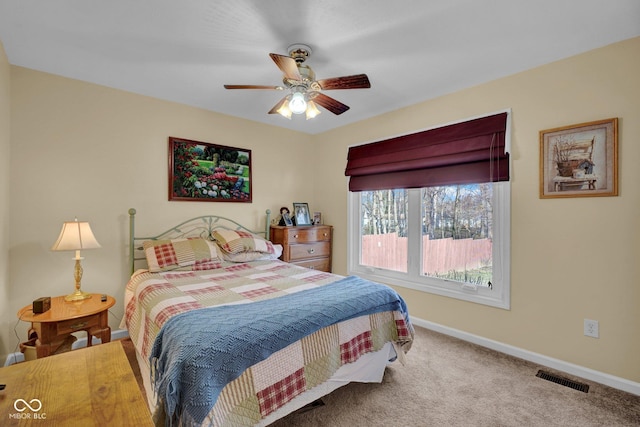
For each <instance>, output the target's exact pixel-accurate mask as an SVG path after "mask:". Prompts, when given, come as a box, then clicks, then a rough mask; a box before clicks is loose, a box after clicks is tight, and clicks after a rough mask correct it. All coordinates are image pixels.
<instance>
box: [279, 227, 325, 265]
mask: <svg viewBox="0 0 640 427" xmlns="http://www.w3.org/2000/svg"><path fill="white" fill-rule="evenodd" d="M332 234H333V227H332V226H330V225H310V226H297V227H286V226H280V225H272V226H271V232H270V234H269V238H270V240H271V242H273V243H279V244H281V245H282V257H281V259H282V261H285V262H290V263H292V264H296V265H299V266H302V267H306V268H311V269H314V270H320V271H326V272H331V238H332V237H333V236H332Z"/></svg>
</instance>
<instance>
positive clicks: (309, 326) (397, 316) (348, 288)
mask: <svg viewBox="0 0 640 427" xmlns="http://www.w3.org/2000/svg"><path fill="white" fill-rule="evenodd" d="M269 214H270V212H269V211H267V215H266V222H265V230H264V231H252V230H251V229H249V228H247V227H244V226H242V225H240V224H239V223H237V222H235V221H233V220H230V219H227V218H222V217H218V216H212V215H207V216H201V217H197V218H193V219H190V220H187V221H185V222H182V223H180V224H179V225H177V226H174V227H171V228H170V229H168V230H167V231H165V232H162V233H160V234H157V235H153V236H138V235H137V234H136V227H135V215H136V211H135V209H130V210H129V219H130V233H129V234H130V236H129V248H130V249H129V252H130V257H129V258H130V270H131V278H130V279H129V281H128V283H127V285H126V288H125V295H124V306H125V315H124V317H123V321H122V325H121V326H122V327H126V328H127V330H128V331H129V336H130V338H131V340H132V342H133V345H134V347H135V349H136V356H137V360H138V364H139V365H140V370H141V372H142V378H143V381H144V386H145V391H146V394H147V401H148V404H149V407H150V409H151V412H152V414H153V417H154V422H155V423H156V425H162V424H165V425H189V426H190V425H212V426H245V425H246V426H254V425H268V424H270V423H272V422H274V421H275V420H277V419H279V418H282V417H284V416H286V415H287V414H289V413H291V412H293V411H296V410H298V409H300V408H303V407H305V406H307V405H310V404H312V403H314V402H317V401H318V399H319V398H321V397H322V396H324V395H326V394H328V393H330V392H332V391H333V390H335V389H337V388H339V387H341V386H343V385H345V384H348V383H349V382H354V381H359V382H381V381H382V377H383V374H384V370H385V367H386V366H387V365H388V364H389V363H393V362H395V361H399V362H401V363H403V362H404V358H405V353H406V352H407V351H408V350H409V349H410V347H411V343H412V340H413V327H412V325H411V322H410V320H409V316H408V312H407V309H406V305H405V303H404V301H403V300H402V298H401V297H400V296H399V295H398V294H397V293H396V292H395V291H393V290H392V289H391V288H389V287H388V286H384V285H381V284H377V283H372V282H368V281H365V280H363V279H361V278H359V277H356V276H348V277H344V276H340V275H336V274H332V273H326V272H320V271H316V270H311V269H307V268H303V267H299V266H296V265H293V264H289V263H285V262H282V261H280V260H279V259H278V257H279V255H280V254H281V252H282V248H281V247H279V246H278V245H274V244H272V243H271V242H270V241H269V224H270V220H269Z"/></svg>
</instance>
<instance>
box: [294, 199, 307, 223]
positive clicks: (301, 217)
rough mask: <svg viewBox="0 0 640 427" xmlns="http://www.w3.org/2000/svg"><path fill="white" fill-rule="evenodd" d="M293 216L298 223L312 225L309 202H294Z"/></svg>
mask: <svg viewBox="0 0 640 427" xmlns="http://www.w3.org/2000/svg"><path fill="white" fill-rule="evenodd" d="M293 217H294V218H295V220H296V225H312V224H311V216H310V215H309V204H308V203H294V204H293Z"/></svg>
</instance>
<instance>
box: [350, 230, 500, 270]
mask: <svg viewBox="0 0 640 427" xmlns="http://www.w3.org/2000/svg"><path fill="white" fill-rule="evenodd" d="M491 246H492V245H491V240H489V239H456V240H454V239H452V238H446V239H435V240H431V239H429V236H423V238H422V249H423V250H422V253H423V257H422V258H423V259H422V265H423V272H425V273H431V274H433V273H441V274H442V273H447V272H449V271H452V270H454V271H464V270H473V269H476V268H479V267H481V266H483V265H486V264H487V263H488V262H491ZM362 264H363V265H369V266H372V267H379V268H385V269H389V270H395V271H406V269H407V267H406V266H407V238H406V237H399V236H398V233H388V234H373V235H366V236H362Z"/></svg>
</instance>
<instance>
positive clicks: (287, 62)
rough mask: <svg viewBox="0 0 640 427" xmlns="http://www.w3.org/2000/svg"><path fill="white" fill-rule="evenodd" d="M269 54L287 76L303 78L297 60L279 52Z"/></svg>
mask: <svg viewBox="0 0 640 427" xmlns="http://www.w3.org/2000/svg"><path fill="white" fill-rule="evenodd" d="M269 56H270V57H271V59H273V62H275V63H276V65H277V66H278V68H280V70H282V72H283V73H284V75H285V77H286V78H288V79H291V80H302V76H301V75H300V72H299V71H298V64H297V63H296V60H295V59H293V58H292V57H290V56H284V55H278V54H277V53H270V54H269Z"/></svg>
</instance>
